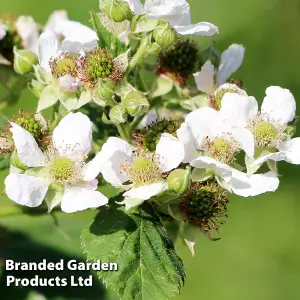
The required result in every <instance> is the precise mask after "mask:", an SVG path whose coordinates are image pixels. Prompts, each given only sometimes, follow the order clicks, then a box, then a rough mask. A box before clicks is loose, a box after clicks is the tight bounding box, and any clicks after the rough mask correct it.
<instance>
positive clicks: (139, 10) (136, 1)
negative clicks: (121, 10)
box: [125, 0, 145, 15]
mask: <svg viewBox="0 0 300 300" xmlns="http://www.w3.org/2000/svg"><path fill="white" fill-rule="evenodd" d="M125 1H126V2H127V3H128V4H129V6H130V9H131V10H132V11H133V12H134V13H135V14H136V15H141V14H143V13H144V12H145V10H144V7H143V4H142V3H141V1H140V0H125Z"/></svg>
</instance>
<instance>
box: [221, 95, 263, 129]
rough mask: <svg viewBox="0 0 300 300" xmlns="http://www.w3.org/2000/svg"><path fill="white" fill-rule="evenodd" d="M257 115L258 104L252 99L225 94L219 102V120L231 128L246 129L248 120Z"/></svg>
mask: <svg viewBox="0 0 300 300" xmlns="http://www.w3.org/2000/svg"><path fill="white" fill-rule="evenodd" d="M257 114H258V104H257V101H256V100H255V98H254V97H248V96H242V95H239V94H235V93H226V94H225V95H224V96H223V98H222V101H221V109H220V115H221V118H222V119H223V120H224V121H226V122H227V123H229V124H231V125H233V126H241V127H246V126H247V123H248V121H249V119H252V118H254V117H256V116H257Z"/></svg>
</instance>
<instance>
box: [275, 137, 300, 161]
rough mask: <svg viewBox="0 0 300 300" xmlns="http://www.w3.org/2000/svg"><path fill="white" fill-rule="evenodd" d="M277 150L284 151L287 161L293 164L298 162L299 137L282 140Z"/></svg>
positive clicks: (299, 159) (299, 154) (299, 155)
mask: <svg viewBox="0 0 300 300" xmlns="http://www.w3.org/2000/svg"><path fill="white" fill-rule="evenodd" d="M279 151H280V152H282V153H284V154H285V155H286V158H287V162H289V163H291V164H295V165H299V164H300V138H299V137H298V138H294V139H291V140H289V141H286V142H282V143H281V144H280V146H279Z"/></svg>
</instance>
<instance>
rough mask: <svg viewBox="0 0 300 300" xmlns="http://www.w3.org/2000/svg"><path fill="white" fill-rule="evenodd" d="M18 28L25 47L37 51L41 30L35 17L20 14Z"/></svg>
mask: <svg viewBox="0 0 300 300" xmlns="http://www.w3.org/2000/svg"><path fill="white" fill-rule="evenodd" d="M16 29H17V32H18V34H19V36H20V37H21V39H22V45H23V47H24V48H25V49H29V50H31V51H33V52H34V53H37V46H38V39H39V32H38V28H37V25H36V23H35V21H34V20H33V18H32V17H30V16H20V17H19V18H18V19H17V22H16Z"/></svg>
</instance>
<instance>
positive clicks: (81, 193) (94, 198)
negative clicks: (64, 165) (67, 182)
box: [61, 186, 108, 213]
mask: <svg viewBox="0 0 300 300" xmlns="http://www.w3.org/2000/svg"><path fill="white" fill-rule="evenodd" d="M107 203H108V198H107V197H105V196H104V195H103V194H101V193H100V192H98V191H93V190H92V189H90V188H84V187H76V186H72V187H68V188H66V189H65V192H64V195H63V199H62V202H61V210H62V211H64V212H66V213H73V212H76V211H82V210H85V209H87V208H97V207H99V206H102V205H105V204H107Z"/></svg>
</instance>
